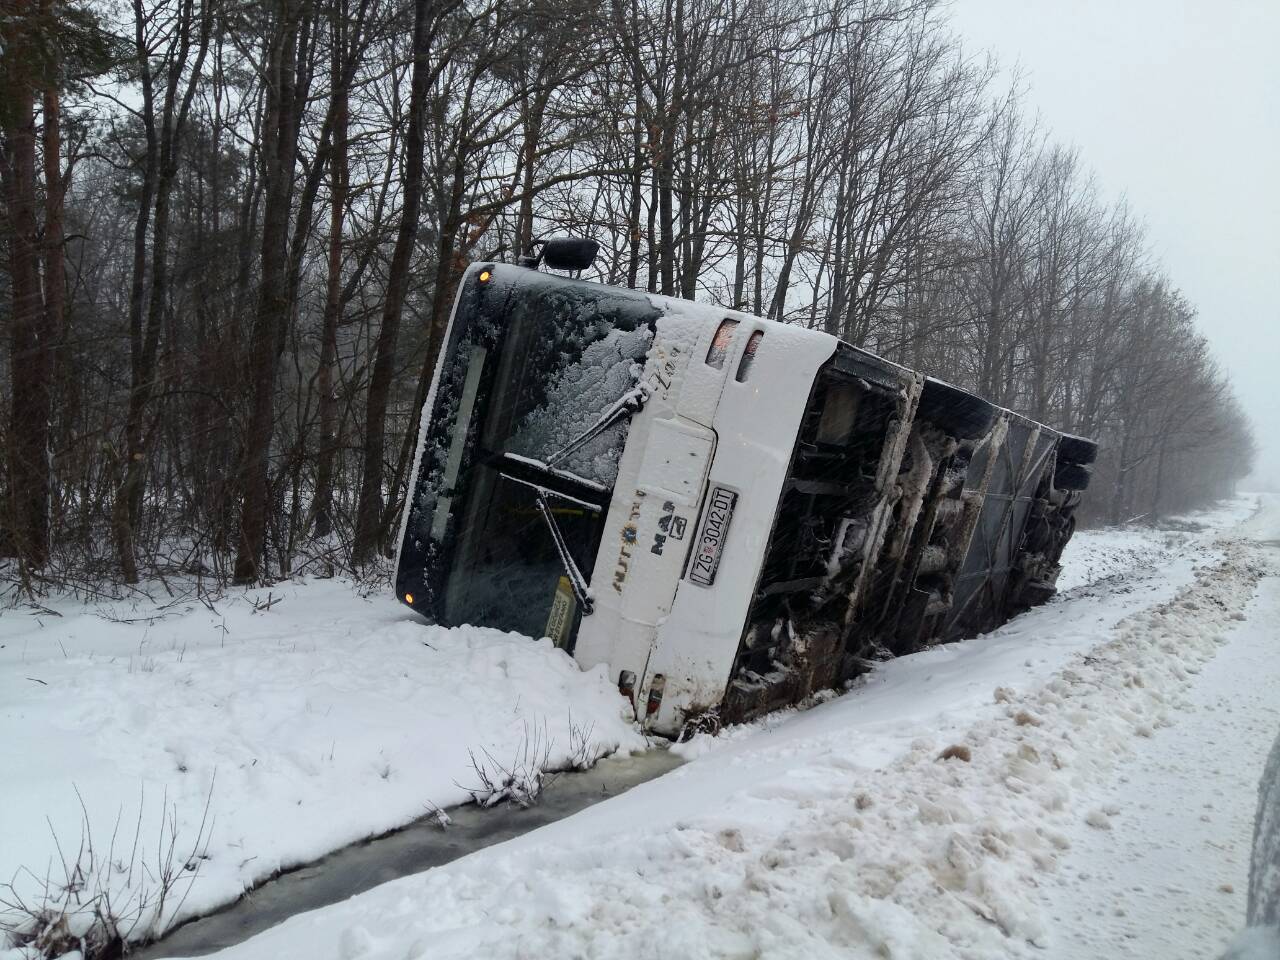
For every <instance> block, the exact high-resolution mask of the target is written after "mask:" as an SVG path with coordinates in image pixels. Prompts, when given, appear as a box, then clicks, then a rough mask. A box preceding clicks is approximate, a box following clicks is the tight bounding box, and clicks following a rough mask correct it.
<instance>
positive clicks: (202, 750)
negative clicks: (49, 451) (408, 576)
mask: <svg viewBox="0 0 1280 960" xmlns="http://www.w3.org/2000/svg"><path fill="white" fill-rule="evenodd" d="M166 601H167V602H166V603H165V604H157V603H153V602H149V601H135V602H131V603H113V604H109V605H101V606H97V607H93V608H88V607H85V606H84V605H83V604H78V603H73V602H69V601H67V602H56V601H48V609H47V610H45V611H29V610H14V609H8V610H4V611H3V612H2V613H0V769H2V770H4V771H5V774H4V777H3V780H2V781H0V900H6V899H12V896H7V895H6V894H7V893H9V892H8V891H6V890H4V889H3V886H2V885H3V884H6V883H8V882H10V881H11V880H12V882H13V884H14V888H15V889H14V891H13V892H15V893H16V894H18V895H20V896H21V897H22V898H23V899H24V900H26V901H27V902H28V903H30V902H33V901H34V900H38V899H39V896H38V890H39V888H40V887H41V886H42V885H43V881H44V879H45V877H47V876H48V877H50V878H51V879H53V880H55V881H57V880H61V879H62V878H63V876H64V874H65V872H66V871H65V869H64V867H63V863H64V862H74V861H75V860H77V859H78V858H79V851H80V849H81V836H82V829H81V825H82V817H84V816H87V819H88V824H89V833H90V834H91V837H92V839H93V842H94V845H95V852H96V855H97V860H98V862H99V864H101V863H102V861H103V860H104V854H105V853H106V851H107V848H108V846H109V845H110V841H111V838H112V835H113V834H115V844H114V846H115V852H114V855H113V856H112V857H111V859H112V860H119V861H127V862H132V861H137V863H138V866H139V869H136V870H135V871H134V872H133V877H132V879H133V883H132V885H131V887H130V891H131V894H132V895H135V896H136V895H138V893H139V891H140V890H144V889H145V891H146V895H147V896H154V894H155V892H156V888H157V886H158V885H157V884H156V882H155V880H154V875H155V874H157V873H158V872H159V869H160V868H159V867H157V861H158V860H162V859H163V860H167V858H168V851H169V849H170V847H171V846H176V848H177V849H176V854H177V856H176V858H175V860H176V862H177V863H178V864H179V866H180V868H181V866H184V865H185V864H186V863H188V862H190V863H192V864H193V865H194V864H195V863H196V862H197V861H196V860H195V859H193V857H192V855H193V852H194V853H195V855H196V857H199V856H200V855H201V854H203V859H200V860H199V861H198V865H199V871H198V876H197V877H196V879H195V880H194V882H193V883H186V882H183V883H181V884H179V885H178V888H179V889H178V894H179V896H181V895H182V894H183V893H186V894H187V895H186V899H185V902H183V903H181V904H179V903H178V901H177V898H170V900H169V903H168V904H167V906H166V908H165V910H166V914H167V915H168V916H169V917H172V916H173V915H175V913H180V914H182V915H189V914H192V913H199V912H204V911H206V910H208V909H210V908H212V907H214V906H217V905H220V904H222V903H226V902H228V901H231V900H234V899H235V898H236V897H238V896H239V895H240V894H241V892H242V891H243V890H244V889H245V888H246V887H247V886H249V885H250V884H252V883H254V882H256V881H258V880H260V879H262V878H264V877H266V876H269V875H271V874H272V873H274V872H276V871H278V870H280V869H281V868H284V867H288V866H291V865H295V864H298V863H301V862H306V861H310V860H313V859H315V858H317V857H319V856H321V855H323V854H324V853H327V852H328V851H330V850H333V849H335V848H337V847H340V846H342V845H344V844H347V843H351V842H353V841H356V840H360V839H363V838H365V837H368V836H370V835H374V834H377V833H381V832H384V831H386V830H388V829H390V828H393V827H396V826H400V825H402V824H404V823H406V822H408V821H410V820H412V819H415V818H417V817H420V816H423V815H424V814H425V813H427V812H428V811H429V810H430V809H431V808H432V807H436V806H439V807H443V806H449V805H452V804H456V803H460V802H463V801H464V800H465V799H467V795H468V794H467V788H470V787H472V786H475V785H476V784H477V783H478V777H477V775H476V773H475V771H474V769H473V767H472V759H471V755H470V754H469V751H475V754H476V756H477V757H478V758H479V761H480V762H481V763H482V764H485V765H487V766H493V764H492V763H491V762H490V760H489V759H487V758H486V756H485V753H484V751H488V753H489V754H491V755H492V757H493V758H495V760H496V761H498V762H500V763H502V764H505V765H510V764H511V763H512V759H513V758H514V757H516V756H518V755H519V753H520V752H521V751H522V750H523V748H524V745H525V744H526V742H533V741H537V742H538V744H539V747H538V749H539V752H543V751H546V752H547V753H548V759H549V761H550V762H551V763H552V764H559V763H563V762H565V761H566V760H567V759H568V758H569V755H570V753H571V752H573V751H575V750H578V749H580V748H581V743H580V742H579V737H578V734H584V735H587V737H588V738H589V740H590V741H591V744H590V746H589V747H587V748H586V749H589V750H593V751H604V750H612V749H614V748H617V747H618V746H620V745H621V746H624V747H625V748H628V749H639V748H643V747H644V745H645V744H644V740H643V738H642V737H640V736H639V735H638V734H636V733H635V732H634V731H633V730H632V729H631V728H630V727H629V726H628V725H627V724H626V723H624V722H623V719H622V717H621V713H620V710H619V701H618V696H617V691H616V689H614V688H613V687H612V685H611V684H610V683H609V682H608V681H607V680H606V679H605V677H604V674H603V672H601V671H596V672H593V673H590V674H583V673H581V672H580V671H579V669H578V667H577V666H576V664H574V662H573V661H572V660H571V659H570V658H569V657H568V656H566V655H565V654H564V653H562V652H560V651H557V650H555V649H554V648H553V647H551V645H550V643H549V641H543V642H541V643H536V644H535V643H531V642H530V641H528V640H527V639H525V638H523V637H517V636H515V635H514V634H500V633H497V632H495V631H486V630H475V629H460V630H444V629H439V628H431V627H427V626H424V625H422V623H421V622H420V621H419V620H417V619H416V618H414V617H413V616H412V614H409V613H408V612H407V611H405V610H404V608H402V607H400V606H399V605H398V604H396V603H395V602H394V600H393V599H391V598H390V597H389V596H378V597H375V598H373V599H361V598H360V597H358V596H357V595H356V593H355V592H354V591H353V590H352V589H351V587H350V585H349V584H343V583H339V582H335V581H312V582H310V583H306V584H301V585H298V584H284V585H282V586H277V587H274V588H272V590H271V591H269V592H268V591H253V592H249V593H236V594H232V595H228V596H227V597H226V598H224V599H222V600H220V601H217V602H214V603H213V604H212V605H211V607H207V606H206V605H205V604H203V603H201V602H200V601H199V600H197V599H196V598H194V597H188V598H185V599H178V600H169V599H168V598H166ZM571 724H572V729H571ZM575 731H576V733H575ZM82 800H83V804H84V809H83V811H82V809H81V801H82ZM206 804H207V806H208V813H207V818H206ZM46 818H47V819H46ZM165 819H167V820H168V821H169V824H173V826H172V827H171V826H170V825H169V824H166V823H164V822H162V820H165ZM117 820H118V821H119V827H118V829H117ZM202 822H203V832H202V830H201V825H202ZM139 828H140V831H141V838H140V840H139V841H138V844H137V854H136V856H135V855H134V850H135V844H134V835H135V833H136V832H138V830H139ZM174 836H176V843H171V838H172V837H174ZM142 868H146V869H142ZM148 872H149V873H150V875H151V876H150V877H148V875H147V874H148ZM110 873H111V876H112V880H111V884H112V887H113V888H115V889H117V890H119V889H120V888H121V886H122V884H123V882H124V880H125V879H126V878H127V873H126V872H123V871H119V870H113V871H110ZM185 877H186V878H189V877H190V872H188V873H187V874H186V875H185ZM188 887H189V892H187V890H188ZM129 895H130V894H125V893H120V894H118V895H117V896H118V898H119V897H125V896H129ZM145 927H146V919H145V918H144V922H143V923H142V925H141V927H140V928H139V929H140V931H141V930H145Z"/></svg>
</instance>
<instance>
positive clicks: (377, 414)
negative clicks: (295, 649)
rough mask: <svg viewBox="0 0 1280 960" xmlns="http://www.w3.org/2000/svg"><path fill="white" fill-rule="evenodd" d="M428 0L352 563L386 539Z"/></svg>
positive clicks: (418, 39) (418, 196) (416, 22)
mask: <svg viewBox="0 0 1280 960" xmlns="http://www.w3.org/2000/svg"><path fill="white" fill-rule="evenodd" d="M428 6H429V5H428V2H427V0H415V2H414V7H413V76H412V79H411V80H410V82H409V130H408V134H407V137H406V143H405V175H404V208H403V210H402V212H401V216H400V229H399V231H398V232H397V234H396V245H395V249H394V251H393V252H392V254H391V268H390V271H389V273H388V275H387V299H386V302H385V303H384V304H383V309H382V326H381V328H380V329H379V330H378V343H377V350H376V353H375V355H374V361H373V372H372V375H371V377H370V380H369V395H368V401H367V405H366V409H365V440H364V465H363V470H362V472H361V477H360V500H359V503H358V505H357V507H356V533H355V542H354V544H353V545H352V550H351V553H352V557H351V559H352V563H353V564H355V565H356V566H363V565H365V564H367V563H368V562H369V561H370V559H372V557H373V555H374V553H375V552H376V551H377V550H378V547H379V546H380V540H381V539H382V467H383V462H382V461H383V456H384V450H385V446H386V415H387V400H388V397H389V396H390V393H391V377H392V374H393V373H394V372H395V369H394V368H395V354H396V343H397V341H398V340H399V335H400V317H401V314H402V313H403V312H404V301H405V296H406V294H407V293H408V290H409V264H410V261H411V259H412V256H413V244H414V241H415V240H416V239H417V236H418V215H419V212H420V210H421V207H422V158H423V152H424V142H425V137H426V128H425V124H424V122H423V121H424V119H425V118H424V116H423V114H424V112H425V110H426V102H427V87H428V81H429V79H430V73H431V71H430V63H429V62H428V59H427V58H428V54H429V52H430V51H429V50H428V49H427V47H428V43H427V13H428Z"/></svg>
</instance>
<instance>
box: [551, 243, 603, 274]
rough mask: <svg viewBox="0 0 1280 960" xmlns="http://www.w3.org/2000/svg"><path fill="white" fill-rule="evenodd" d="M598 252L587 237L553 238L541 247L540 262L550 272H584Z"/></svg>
mask: <svg viewBox="0 0 1280 960" xmlns="http://www.w3.org/2000/svg"><path fill="white" fill-rule="evenodd" d="M599 251H600V244H598V243H596V241H594V240H591V239H589V238H587V237H553V238H552V239H550V240H548V241H546V242H545V243H544V244H543V245H542V262H543V263H544V264H546V265H547V266H548V267H550V268H551V269H552V270H585V269H587V267H589V266H591V264H592V263H593V262H594V261H595V259H596V254H597V253H598V252H599Z"/></svg>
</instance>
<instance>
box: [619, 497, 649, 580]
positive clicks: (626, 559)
mask: <svg viewBox="0 0 1280 960" xmlns="http://www.w3.org/2000/svg"><path fill="white" fill-rule="evenodd" d="M644 497H645V492H644V491H643V490H637V491H636V499H635V500H633V501H632V502H631V509H630V510H629V511H628V512H627V522H626V524H624V525H623V527H622V537H621V540H622V543H621V546H619V548H618V562H617V563H615V564H614V566H613V589H614V590H615V591H617V592H618V593H621V592H622V585H623V584H624V583H626V581H627V573H628V572H629V571H630V569H631V550H632V548H633V547H634V546H635V545H636V540H637V539H638V538H639V531H638V528H637V527H636V521H637V520H639V519H640V501H641V500H642V499H644Z"/></svg>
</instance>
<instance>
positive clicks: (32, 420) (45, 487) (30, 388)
mask: <svg viewBox="0 0 1280 960" xmlns="http://www.w3.org/2000/svg"><path fill="white" fill-rule="evenodd" d="M29 6H30V5H29V4H25V3H19V4H17V7H18V10H17V11H16V12H17V14H19V15H23V14H24V13H25V15H26V16H31V15H32V14H33V13H34V11H30V10H24V9H23V8H25V7H29ZM15 19H17V18H16V17H15ZM15 32H16V31H15ZM22 39H23V38H20V37H17V38H15V37H12V36H10V37H5V40H6V43H5V46H6V50H5V56H6V57H13V58H14V62H15V63H16V62H18V60H19V58H22V57H23V56H24V52H25V51H24V49H23V47H25V44H22ZM11 69H12V68H11ZM13 72H14V73H17V72H19V71H18V70H14V71H13ZM6 80H8V81H9V82H7V83H5V84H4V86H5V87H6V88H7V90H6V91H5V92H6V95H7V99H8V100H9V102H8V103H7V104H4V105H3V106H2V107H0V114H2V115H3V118H4V120H3V123H4V141H5V146H6V152H7V154H8V156H7V157H6V158H5V161H6V162H5V163H4V164H3V174H4V179H5V184H4V188H5V189H4V194H5V203H6V207H7V209H8V221H9V270H10V274H9V290H10V297H11V307H10V316H9V327H10V352H9V364H10V384H11V385H12V389H13V397H12V401H11V405H10V418H11V419H10V426H9V478H8V479H9V500H10V503H9V529H10V536H11V538H12V541H13V542H12V547H13V549H15V550H16V552H17V555H18V557H19V559H20V561H21V562H22V563H23V565H24V566H25V568H26V569H28V570H37V569H39V568H40V567H43V566H44V565H45V563H46V562H48V559H49V498H50V494H51V490H52V485H51V481H50V470H49V415H50V412H51V409H52V398H53V392H52V384H51V382H50V381H51V379H52V374H53V370H52V360H53V336H54V331H53V330H51V329H49V327H48V315H47V313H46V312H45V304H44V298H43V296H42V295H41V290H40V229H39V226H38V223H37V218H36V123H35V91H34V89H33V87H32V85H31V84H30V83H29V82H27V78H25V77H22V76H18V77H13V76H12V75H10V77H7V78H6ZM55 163H56V160H55Z"/></svg>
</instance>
